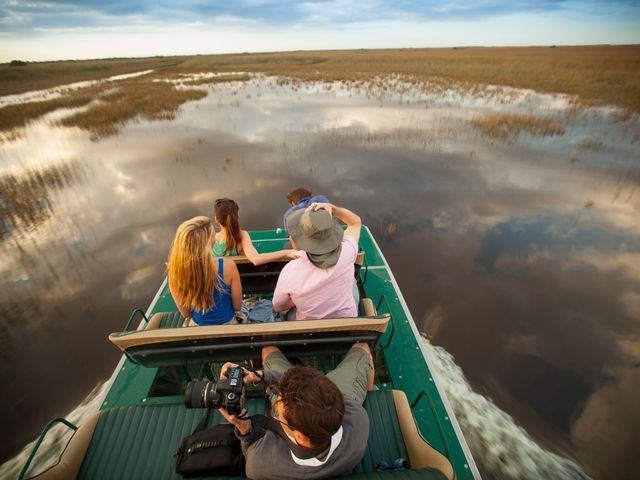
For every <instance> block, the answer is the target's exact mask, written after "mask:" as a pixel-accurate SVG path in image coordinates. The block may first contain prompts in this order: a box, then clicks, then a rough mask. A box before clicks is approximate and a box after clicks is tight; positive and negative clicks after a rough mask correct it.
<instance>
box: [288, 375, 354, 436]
mask: <svg viewBox="0 0 640 480" xmlns="http://www.w3.org/2000/svg"><path fill="white" fill-rule="evenodd" d="M279 390H280V396H281V399H282V403H283V405H284V420H285V421H286V422H287V423H288V424H289V425H290V426H291V427H292V428H294V429H295V430H298V431H299V432H301V433H303V434H305V435H306V436H307V437H309V440H310V441H311V443H312V444H313V445H314V446H322V445H324V444H325V443H327V442H328V441H329V439H330V438H331V436H332V435H333V434H334V433H336V432H337V431H338V429H339V428H340V425H342V419H343V418H344V398H343V395H342V392H341V391H340V390H339V389H338V387H337V386H336V384H335V383H333V382H332V381H331V380H329V379H328V378H327V377H325V376H324V375H321V374H320V373H318V372H316V371H315V370H314V369H313V368H311V367H305V366H295V367H292V368H290V369H289V370H287V371H286V372H285V373H284V375H282V378H281V379H280V384H279Z"/></svg>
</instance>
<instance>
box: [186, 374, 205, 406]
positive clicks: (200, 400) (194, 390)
mask: <svg viewBox="0 0 640 480" xmlns="http://www.w3.org/2000/svg"><path fill="white" fill-rule="evenodd" d="M210 383H211V382H198V381H196V380H194V381H191V382H189V383H188V384H187V388H186V390H185V391H184V404H185V405H186V407H187V408H205V407H208V405H206V404H205V400H206V398H205V397H207V389H208V388H209V384H210ZM208 400H209V401H210V399H208Z"/></svg>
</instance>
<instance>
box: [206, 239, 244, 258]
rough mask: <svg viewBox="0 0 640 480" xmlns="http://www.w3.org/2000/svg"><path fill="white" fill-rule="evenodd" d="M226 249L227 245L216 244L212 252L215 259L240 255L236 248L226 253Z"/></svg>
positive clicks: (223, 243) (222, 243)
mask: <svg viewBox="0 0 640 480" xmlns="http://www.w3.org/2000/svg"><path fill="white" fill-rule="evenodd" d="M226 248H227V244H226V243H225V242H215V243H214V244H213V248H212V249H211V251H212V252H213V256H214V257H229V256H231V255H238V251H237V250H236V249H235V248H232V249H231V250H229V251H228V252H226V253H225V251H224V250H225V249H226Z"/></svg>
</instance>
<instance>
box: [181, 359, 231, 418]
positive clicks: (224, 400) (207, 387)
mask: <svg viewBox="0 0 640 480" xmlns="http://www.w3.org/2000/svg"><path fill="white" fill-rule="evenodd" d="M225 375H226V377H227V378H224V379H222V380H218V382H199V381H197V380H194V381H191V382H189V383H188V384H187V389H186V390H185V391H184V403H185V405H186V406H187V408H209V407H212V408H220V407H224V408H225V409H226V410H227V412H229V413H230V414H231V415H240V413H241V412H242V409H243V408H244V382H243V380H242V379H243V377H244V372H243V371H242V369H241V368H239V367H233V368H230V369H228V370H227V372H226V373H225Z"/></svg>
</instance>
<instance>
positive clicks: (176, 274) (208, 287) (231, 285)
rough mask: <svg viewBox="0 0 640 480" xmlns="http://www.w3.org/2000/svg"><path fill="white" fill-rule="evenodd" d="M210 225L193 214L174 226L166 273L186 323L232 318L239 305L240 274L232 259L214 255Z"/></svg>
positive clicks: (205, 323) (203, 323) (206, 323)
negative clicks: (189, 218) (174, 232)
mask: <svg viewBox="0 0 640 480" xmlns="http://www.w3.org/2000/svg"><path fill="white" fill-rule="evenodd" d="M214 233H215V231H214V229H213V225H212V224H211V220H209V218H208V217H194V218H192V219H191V220H187V221H186V222H184V223H182V225H180V226H179V227H178V230H177V231H176V237H175V239H174V240H173V245H172V246H171V253H170V254H169V262H168V263H167V273H168V277H169V290H170V291H171V295H172V296H173V299H174V300H175V302H176V306H177V307H178V310H180V313H181V314H182V316H183V317H184V318H186V319H189V318H191V322H190V323H189V325H221V324H224V323H229V322H231V321H233V322H235V320H234V315H235V312H236V311H240V310H241V307H242V285H241V284H240V274H239V273H238V268H237V267H236V264H235V263H234V262H233V260H230V259H227V258H224V257H220V258H217V259H214V258H213V256H212V255H211V247H212V245H213V243H214V241H215V240H214Z"/></svg>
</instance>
